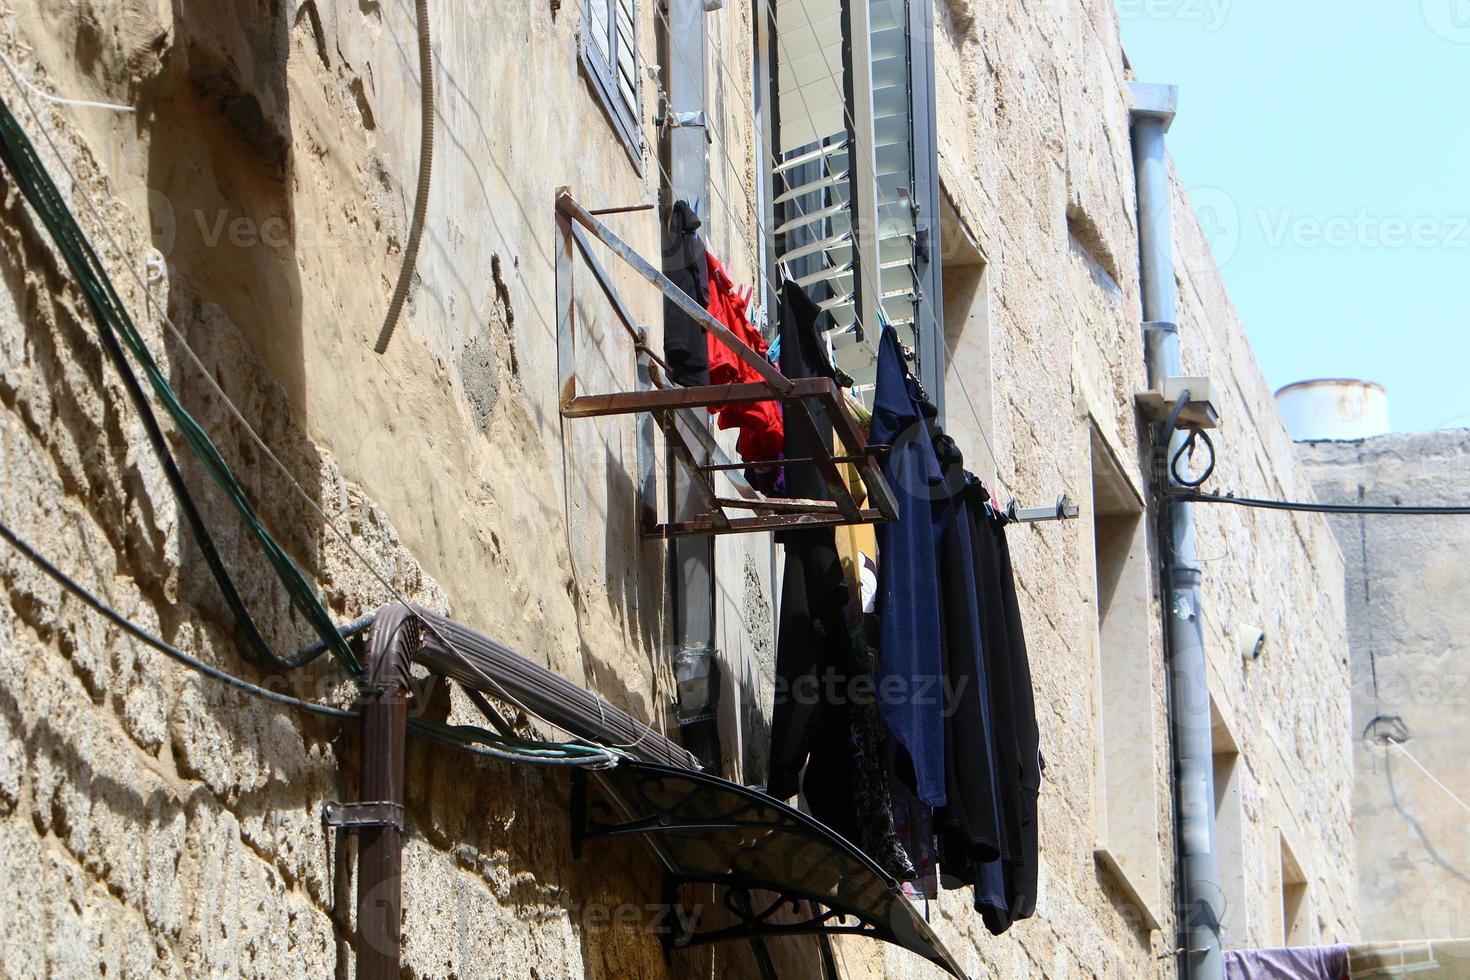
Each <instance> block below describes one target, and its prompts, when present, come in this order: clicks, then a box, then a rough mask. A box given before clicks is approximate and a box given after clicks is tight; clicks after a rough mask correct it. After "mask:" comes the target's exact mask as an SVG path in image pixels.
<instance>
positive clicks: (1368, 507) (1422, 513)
mask: <svg viewBox="0 0 1470 980" xmlns="http://www.w3.org/2000/svg"><path fill="white" fill-rule="evenodd" d="M1169 496H1170V497H1172V498H1174V499H1175V500H1180V501H1184V502H1186V503H1192V504H1234V505H1236V506H1237V507H1254V508H1258V509H1261V510H1289V511H1296V512H1299V513H1304V514H1368V515H1380V516H1384V517H1466V516H1470V505H1449V506H1437V505H1435V506H1429V505H1420V504H1405V505H1401V506H1399V505H1392V504H1314V503H1307V502H1305V501H1296V500H1261V499H1259V498H1256V497H1237V496H1235V495H1234V494H1223V495H1222V494H1219V493H1200V492H1199V491H1198V490H1170V491H1169Z"/></svg>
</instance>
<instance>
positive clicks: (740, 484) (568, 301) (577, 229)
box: [556, 187, 898, 537]
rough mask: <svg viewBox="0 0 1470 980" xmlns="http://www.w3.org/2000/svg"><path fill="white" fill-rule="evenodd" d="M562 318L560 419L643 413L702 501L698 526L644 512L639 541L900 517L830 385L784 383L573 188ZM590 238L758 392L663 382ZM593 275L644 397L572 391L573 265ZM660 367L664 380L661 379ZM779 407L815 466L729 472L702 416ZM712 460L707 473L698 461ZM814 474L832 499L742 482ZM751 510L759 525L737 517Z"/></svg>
mask: <svg viewBox="0 0 1470 980" xmlns="http://www.w3.org/2000/svg"><path fill="white" fill-rule="evenodd" d="M556 227H557V236H558V241H557V252H556V320H557V362H558V366H559V371H560V375H561V396H560V410H561V414H562V416H563V417H564V418H571V419H576V418H595V417H599V416H608V415H632V414H638V413H647V414H649V415H651V416H652V417H653V420H654V422H655V423H657V425H658V427H659V428H660V429H661V430H662V431H663V433H664V436H665V438H666V439H667V441H668V446H669V449H670V451H671V452H672V454H673V457H674V458H675V459H676V460H678V462H679V465H680V466H681V467H683V469H684V470H685V471H687V472H688V474H689V477H690V480H691V481H692V483H693V485H694V487H695V489H696V492H697V493H698V495H699V497H700V498H701V499H702V500H703V503H704V512H703V513H702V514H700V515H698V516H696V517H695V518H693V519H691V520H686V521H679V522H670V523H659V522H658V519H657V516H656V511H655V510H654V509H653V508H652V507H650V506H647V504H646V502H645V506H644V507H643V508H641V513H642V525H643V526H642V531H643V533H644V534H645V535H648V536H651V537H668V536H678V535H685V534H744V533H752V532H757V531H777V530H789V529H793V528H808V527H832V526H837V525H844V524H872V523H877V522H880V521H893V520H897V519H898V504H897V502H896V501H895V500H894V497H893V493H892V491H891V490H890V489H889V486H888V483H887V481H885V480H884V478H883V474H882V471H881V470H880V468H879V456H880V455H881V454H882V453H883V452H884V451H886V449H887V447H882V446H868V445H867V444H866V440H865V439H864V438H863V436H862V433H861V431H860V430H859V429H858V426H857V422H856V421H855V420H854V419H853V417H852V415H851V413H850V412H849V411H848V408H847V404H846V402H845V401H844V399H843V396H842V392H841V391H840V390H839V389H838V387H837V385H836V384H835V383H834V382H832V381H831V380H830V379H828V378H801V379H791V378H787V377H785V376H783V375H782V374H781V372H780V371H778V370H776V368H775V367H773V366H772V365H771V364H770V363H768V362H767V361H766V359H765V358H763V357H761V355H759V354H757V353H756V352H755V351H754V350H752V349H751V348H750V347H749V346H748V345H747V344H745V343H744V342H742V341H741V340H740V339H739V338H738V337H736V336H735V335H734V334H733V333H731V332H730V331H729V329H727V328H726V327H725V325H724V324H722V323H720V322H719V321H718V320H717V319H715V318H714V317H713V316H711V315H710V314H709V313H708V312H707V311H706V310H704V309H702V308H701V307H700V306H699V304H698V303H696V302H694V300H692V299H690V298H689V296H688V295H687V294H686V293H685V292H684V291H683V290H682V289H680V288H679V287H678V286H676V285H675V284H674V283H673V282H672V281H671V280H670V279H669V278H668V277H667V276H665V275H663V273H661V272H659V271H658V270H657V269H655V268H654V267H653V266H652V265H651V264H650V263H649V262H648V261H647V260H646V259H644V258H643V257H642V256H641V255H639V254H638V253H637V252H636V251H635V250H634V249H633V248H632V247H630V246H629V245H628V244H627V243H626V242H624V241H623V240H622V239H620V238H618V237H617V236H616V235H615V234H613V233H612V232H611V231H610V230H609V229H608V228H607V227H606V226H605V225H603V224H602V222H600V221H598V220H597V218H596V217H595V216H593V215H592V214H591V213H590V212H589V211H588V210H587V209H586V208H584V207H582V206H581V205H580V204H578V203H577V201H576V199H575V198H574V197H573V196H572V192H571V190H570V189H569V188H565V187H563V188H561V189H559V190H558V191H557V194H556ZM589 236H590V237H591V238H595V239H597V240H598V241H599V242H601V243H602V244H603V245H605V246H606V247H607V248H608V249H609V250H611V251H612V252H613V254H615V255H617V256H618V257H619V258H620V259H622V260H623V262H625V263H626V264H627V265H628V266H629V267H630V268H632V269H633V271H634V272H636V273H638V275H640V276H641V277H642V278H644V279H646V280H648V282H649V283H651V284H652V285H654V286H656V287H658V289H659V290H660V291H662V293H663V294H664V296H665V297H667V298H668V299H669V300H670V301H672V302H673V303H674V304H675V305H677V306H678V307H679V308H680V309H682V310H683V311H684V312H685V313H687V314H688V315H689V316H691V317H693V318H694V320H695V322H696V323H698V324H699V325H700V326H701V327H703V328H704V330H705V332H706V333H708V334H713V335H714V336H715V338H716V339H718V340H719V341H720V342H722V343H723V344H725V346H727V347H728V348H729V349H730V350H731V351H732V352H733V353H734V354H735V356H736V357H738V358H739V359H740V360H741V361H742V362H744V363H745V364H746V365H747V366H749V367H750V368H751V369H752V370H753V371H754V372H755V373H756V374H757V375H759V377H760V378H761V380H760V381H758V382H749V383H742V384H728V385H704V386H699V387H691V388H683V387H679V386H676V385H673V384H671V383H670V382H668V381H667V380H666V379H665V376H664V374H665V372H666V371H667V370H668V365H666V364H664V363H663V361H662V359H661V358H660V357H659V356H658V355H657V354H656V353H654V351H653V350H652V349H651V348H650V347H649V345H648V334H647V331H646V330H644V329H643V328H642V327H641V326H639V325H638V323H637V321H636V320H635V319H634V318H633V315H632V313H631V312H630V311H629V309H628V307H627V304H625V303H624V302H623V300H622V297H621V296H620V295H619V294H618V291H617V289H616V287H615V286H614V285H613V282H612V279H611V278H610V277H609V276H608V273H607V270H606V269H605V268H604V267H603V265H602V263H601V262H600V261H599V260H598V258H597V255H596V253H595V252H594V251H593V248H592V243H591V241H590V240H589ZM578 253H580V254H581V256H582V260H583V263H584V264H585V265H586V266H587V268H588V270H589V271H590V272H591V273H592V277H593V278H594V279H595V280H596V281H597V285H598V287H599V289H600V290H601V292H602V295H603V296H604V297H606V299H607V301H608V303H609V305H610V306H611V307H612V310H613V312H614V314H615V315H616V317H617V319H618V321H619V323H621V325H622V327H623V329H624V330H626V331H627V333H628V335H629V336H630V337H631V338H632V340H633V346H634V350H635V352H636V356H637V360H638V375H639V378H640V380H643V379H646V384H647V385H648V387H644V388H640V389H639V390H637V391H624V392H615V393H612V394H582V393H579V390H578V385H577V359H576V353H577V348H576V320H577V312H576V283H575V271H576V265H577V263H576V256H577V254H578ZM660 368H662V370H660ZM758 401H776V402H780V403H781V406H782V410H783V413H784V418H785V424H786V426H787V427H788V428H790V427H793V426H794V427H795V428H796V429H797V430H798V431H801V432H802V434H803V435H804V436H805V440H804V441H805V442H806V443H807V444H808V445H812V446H815V447H817V448H816V451H815V452H814V453H813V455H812V456H810V457H804V458H801V459H788V460H756V461H747V462H743V463H735V462H731V460H730V458H729V457H728V456H727V455H726V453H725V452H724V450H723V449H722V448H721V447H720V445H719V443H718V442H717V441H716V440H715V437H714V435H713V434H712V433H711V432H710V431H709V426H708V423H707V420H706V419H705V418H704V417H703V414H702V413H701V412H699V411H697V410H699V409H708V408H710V407H712V406H721V405H732V404H739V403H742V402H758ZM819 419H825V420H826V421H828V422H829V423H830V424H831V426H832V428H833V431H834V433H835V435H836V437H837V438H838V439H839V440H841V443H842V445H843V446H844V447H847V449H848V452H847V454H845V455H833V454H832V453H830V452H828V451H827V450H826V449H825V448H824V446H823V441H822V440H821V439H820V438H818V437H817V420H819ZM701 459H708V460H709V462H708V463H701V462H699V461H700V460H701ZM841 463H850V464H852V465H853V466H854V467H855V469H856V471H857V473H858V476H859V477H860V479H861V480H862V483H863V487H864V489H865V490H866V492H867V495H866V501H865V503H866V506H864V502H860V501H859V500H858V499H857V498H856V497H855V496H854V494H853V493H852V491H851V489H850V488H849V486H848V483H847V481H846V480H845V479H844V477H843V474H842V471H841V470H840V469H839V468H838V466H839V464H841ZM642 465H643V468H644V472H643V474H642V479H643V485H644V486H645V487H648V486H649V485H650V483H651V480H652V473H651V470H649V469H648V467H649V466H650V465H651V463H650V461H648V460H645V461H644V462H643V464H642ZM769 466H815V467H817V469H818V470H819V471H820V472H821V474H822V476H823V478H824V480H825V482H826V484H827V488H828V490H829V491H830V492H831V494H832V499H831V500H804V499H788V498H784V497H768V496H766V495H765V494H763V493H761V492H759V491H758V490H756V489H755V488H754V487H752V486H750V484H749V483H748V482H747V481H746V480H745V478H744V477H743V476H742V475H741V471H742V470H744V469H745V468H747V467H759V468H763V467H769ZM717 474H724V476H725V479H727V480H728V481H729V483H730V484H731V485H732V486H733V487H734V488H735V496H734V497H730V496H722V495H721V494H720V492H719V490H718V488H717V487H716V484H715V478H716V476H717ZM732 510H733V511H748V512H751V513H752V514H753V515H754V516H750V517H734V516H731V514H730V513H729V512H730V511H732Z"/></svg>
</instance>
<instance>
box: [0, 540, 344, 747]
mask: <svg viewBox="0 0 1470 980" xmlns="http://www.w3.org/2000/svg"><path fill="white" fill-rule="evenodd" d="M0 538H4V539H5V540H6V541H8V542H9V543H10V546H11V547H13V548H14V549H15V550H16V551H19V552H20V553H21V554H22V555H23V556H25V557H26V558H27V559H28V560H29V561H30V562H31V563H32V564H33V565H35V566H36V567H37V568H39V569H40V570H41V571H43V572H45V573H46V574H47V575H48V576H50V577H51V578H52V579H53V580H55V582H56V583H57V584H58V585H60V586H61V587H62V588H64V589H66V590H67V591H68V592H70V593H71V594H72V595H74V596H76V597H77V598H78V599H80V600H82V602H84V603H86V604H87V605H89V606H91V607H92V609H93V610H95V611H96V612H98V613H99V614H101V615H102V617H103V618H105V619H107V620H108V621H110V622H111V623H112V624H113V625H114V626H116V627H118V628H119V629H121V630H122V631H123V632H124V633H127V634H128V635H129V636H131V637H133V638H134V639H135V640H138V641H139V642H141V643H144V644H146V645H147V646H150V647H152V648H153V649H155V650H157V651H158V652H159V653H161V654H163V655H164V656H166V657H168V658H170V659H171V660H175V661H177V662H179V663H181V664H183V665H184V666H185V667H188V668H189V669H191V670H195V671H198V672H199V673H201V674H204V675H205V676H207V677H212V678H214V679H215V680H217V681H220V682H221V683H224V684H228V685H230V686H231V687H234V688H238V689H239V690H241V691H244V692H245V693H247V694H250V695H253V696H254V697H257V698H261V699H263V700H266V701H273V702H275V703H276V704H283V705H286V706H287V707H290V708H296V709H298V710H301V711H308V712H311V713H312V714H316V715H323V716H325V717H328V718H341V719H355V718H357V717H358V714H357V712H355V711H348V710H346V709H345V708H334V707H332V706H331V705H329V704H316V703H314V702H312V701H303V700H301V699H300V698H294V697H292V696H291V695H289V694H281V693H280V692H278V691H272V690H270V689H269V688H264V687H261V686H259V685H258V684H252V683H250V682H249V681H247V680H244V679H242V678H239V677H236V676H235V675H233V674H227V673H225V672H224V671H222V670H220V669H219V668H218V667H214V666H211V665H210V664H207V663H205V662H204V661H202V660H200V659H198V658H197V657H192V656H190V655H189V654H187V653H185V652H184V651H182V650H180V649H179V648H177V647H175V646H171V645H170V644H168V643H166V642H164V641H163V640H161V639H159V638H158V637H156V636H154V635H153V634H152V633H150V632H148V631H147V630H145V629H143V627H141V626H139V625H138V624H137V623H134V622H133V621H132V620H130V619H128V618H127V617H126V616H124V615H123V614H122V613H120V612H118V611H117V610H116V609H113V608H112V607H111V606H109V605H108V604H107V603H105V602H103V601H102V600H101V599H99V598H97V597H96V596H95V595H93V594H92V593H91V592H89V591H88V590H87V589H86V588H85V587H84V586H83V585H82V584H81V583H79V582H77V581H76V580H75V579H73V578H72V577H71V576H69V575H67V574H66V573H65V572H63V571H62V570H61V569H59V568H57V567H56V566H55V565H53V564H51V562H50V561H48V560H47V559H46V558H45V557H44V556H43V555H41V553H40V552H38V551H36V549H35V548H32V547H31V546H30V545H29V544H27V543H26V542H25V541H24V540H22V539H21V538H20V537H19V536H18V535H16V533H15V532H14V531H12V530H11V529H10V528H9V527H8V526H6V524H5V523H4V522H3V521H0Z"/></svg>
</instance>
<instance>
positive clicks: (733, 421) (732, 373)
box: [705, 252, 785, 460]
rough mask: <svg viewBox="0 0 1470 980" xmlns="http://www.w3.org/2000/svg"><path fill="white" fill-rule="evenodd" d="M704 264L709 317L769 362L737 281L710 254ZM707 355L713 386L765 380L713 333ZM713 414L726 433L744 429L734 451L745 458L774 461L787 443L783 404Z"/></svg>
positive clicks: (726, 408)
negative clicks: (783, 420)
mask: <svg viewBox="0 0 1470 980" xmlns="http://www.w3.org/2000/svg"><path fill="white" fill-rule="evenodd" d="M705 260H706V263H707V266H708V274H709V305H708V307H707V309H708V310H709V313H710V315H711V316H713V317H714V318H715V319H716V320H719V321H720V323H722V324H724V326H725V328H726V329H728V330H729V331H730V332H731V333H732V334H734V335H735V337H736V339H737V340H740V341H742V342H744V344H745V345H746V346H747V347H749V348H750V349H751V350H753V351H755V352H756V354H758V355H759V356H761V357H764V356H765V354H766V342H765V339H764V338H762V337H761V335H760V331H758V330H756V329H755V327H754V326H753V325H752V324H751V322H750V319H749V317H748V316H747V313H746V310H747V303H746V300H745V299H743V298H742V297H741V295H740V293H739V292H738V291H737V290H736V288H735V283H734V281H733V280H731V278H730V275H729V273H727V272H726V271H725V267H724V266H722V265H721V264H720V260H719V259H717V258H715V257H714V255H712V254H710V253H708V252H706V253H705ZM706 351H707V358H708V364H709V380H710V383H711V384H716V385H727V384H742V383H747V382H759V381H761V380H762V379H761V376H760V375H759V374H758V373H757V372H756V370H755V368H753V367H751V366H750V365H749V364H747V363H746V362H745V361H743V360H741V359H740V358H739V357H738V356H736V354H735V351H733V350H732V349H730V348H729V347H727V346H726V345H725V343H724V342H723V341H721V340H720V339H719V338H717V337H715V336H714V335H713V334H711V335H708V336H707V338H706ZM710 412H711V413H712V414H713V415H715V416H716V417H717V418H718V419H719V426H720V428H721V429H733V428H737V427H738V428H739V429H740V435H739V437H738V438H737V439H736V442H735V448H736V450H737V451H738V452H739V453H740V457H741V458H742V459H747V460H773V459H775V458H776V457H777V455H778V454H779V453H780V452H781V449H782V447H783V446H784V444H785V427H784V425H783V424H782V420H781V406H780V404H779V403H778V402H775V401H761V402H745V403H742V404H736V405H721V406H715V407H712V408H711V409H710Z"/></svg>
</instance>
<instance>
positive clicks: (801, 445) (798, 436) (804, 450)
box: [781, 281, 837, 500]
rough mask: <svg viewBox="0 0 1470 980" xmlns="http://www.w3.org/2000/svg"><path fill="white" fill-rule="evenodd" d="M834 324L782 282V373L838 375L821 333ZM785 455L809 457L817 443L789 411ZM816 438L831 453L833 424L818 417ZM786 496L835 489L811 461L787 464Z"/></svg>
mask: <svg viewBox="0 0 1470 980" xmlns="http://www.w3.org/2000/svg"><path fill="white" fill-rule="evenodd" d="M831 328H832V318H831V317H830V316H828V315H827V314H826V313H825V312H823V310H822V309H821V307H819V306H817V304H816V303H815V302H814V301H813V300H812V298H811V297H810V296H808V295H807V294H806V291H805V290H804V289H802V288H801V287H800V286H798V285H797V284H796V283H794V282H790V281H787V282H786V283H784V284H782V286H781V373H782V374H784V375H786V377H788V378H835V377H836V376H837V372H836V369H835V368H833V367H832V359H831V358H830V357H828V356H827V346H826V342H825V341H824V340H823V339H822V334H823V333H825V332H826V331H827V330H830V329H831ZM786 416H787V417H786V453H785V455H786V458H787V459H809V458H811V456H812V453H813V450H814V448H815V447H814V446H813V445H812V443H811V439H810V437H809V436H808V434H807V433H806V432H805V431H804V427H802V426H800V425H793V424H792V420H791V418H790V416H791V410H789V409H788V410H787V412H786ZM815 422H816V429H817V438H819V439H820V440H821V441H822V445H823V446H824V447H826V449H827V451H828V452H829V453H830V452H831V451H832V424H831V423H830V422H828V421H827V420H826V419H822V418H818V419H816V420H815ZM785 485H786V496H788V497H796V498H800V499H803V500H831V499H832V493H831V491H830V490H828V489H827V482H826V481H825V480H823V479H822V473H821V471H820V470H818V469H817V468H816V467H815V466H812V465H811V464H810V463H801V464H797V465H794V466H788V467H786V481H785Z"/></svg>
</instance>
